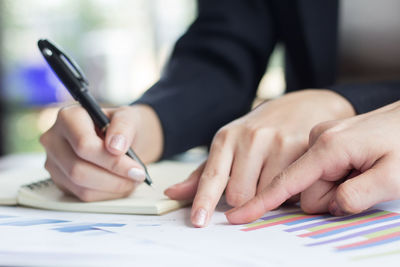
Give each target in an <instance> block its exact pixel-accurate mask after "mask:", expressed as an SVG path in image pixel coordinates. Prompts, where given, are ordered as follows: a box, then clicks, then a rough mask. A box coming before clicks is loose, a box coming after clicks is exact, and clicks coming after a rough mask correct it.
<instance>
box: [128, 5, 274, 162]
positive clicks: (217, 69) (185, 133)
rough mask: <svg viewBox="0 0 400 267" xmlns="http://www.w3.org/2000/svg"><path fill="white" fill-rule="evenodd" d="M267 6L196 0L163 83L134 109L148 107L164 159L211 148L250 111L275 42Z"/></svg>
mask: <svg viewBox="0 0 400 267" xmlns="http://www.w3.org/2000/svg"><path fill="white" fill-rule="evenodd" d="M269 13H270V9H269V7H268V5H267V1H262V0H251V1H249V0H235V1H231V0H217V1H216V0H200V1H199V2H198V18H197V19H196V20H195V22H194V23H193V24H192V25H191V26H190V28H189V29H188V31H187V32H186V34H184V35H183V36H182V37H181V38H180V39H179V40H178V42H177V43H176V45H175V48H174V50H173V53H172V55H171V58H170V60H169V62H168V64H167V65H166V67H165V69H164V72H163V74H162V77H161V79H160V80H159V81H158V82H157V83H156V84H155V85H154V86H152V87H151V88H150V89H149V90H148V91H146V92H145V94H144V95H143V96H142V97H141V98H140V99H138V100H137V101H135V102H134V104H135V103H136V104H139V103H141V104H147V105H150V106H151V107H152V108H153V109H154V110H155V111H156V113H157V114H158V116H159V118H160V120H161V124H162V128H163V133H164V149H163V155H162V157H163V158H165V157H169V156H171V155H174V154H176V153H180V152H183V151H185V150H187V149H189V148H192V147H195V146H198V145H206V144H209V143H210V141H211V140H212V137H213V135H214V134H215V132H216V131H217V130H218V129H219V128H220V127H222V126H223V125H224V124H226V123H228V122H229V121H232V120H233V119H235V118H237V117H239V116H241V115H243V114H245V113H246V112H247V111H249V109H250V108H251V104H252V101H253V100H254V97H255V94H256V90H257V86H258V84H259V81H260V79H261V78H262V75H263V74H264V72H265V69H266V64H267V62H268V58H269V56H270V54H271V52H272V50H273V48H274V45H275V43H276V38H277V37H276V32H275V30H274V25H273V22H272V20H271V15H270V14H269Z"/></svg>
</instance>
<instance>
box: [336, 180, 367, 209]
mask: <svg viewBox="0 0 400 267" xmlns="http://www.w3.org/2000/svg"><path fill="white" fill-rule="evenodd" d="M336 198H337V201H338V205H339V206H340V208H341V209H342V210H343V211H344V212H346V213H358V212H361V211H362V209H361V208H360V205H358V203H360V202H359V200H360V192H359V190H358V189H357V188H355V187H354V186H352V185H350V184H346V182H345V183H343V184H342V186H339V187H338V189H337V193H336Z"/></svg>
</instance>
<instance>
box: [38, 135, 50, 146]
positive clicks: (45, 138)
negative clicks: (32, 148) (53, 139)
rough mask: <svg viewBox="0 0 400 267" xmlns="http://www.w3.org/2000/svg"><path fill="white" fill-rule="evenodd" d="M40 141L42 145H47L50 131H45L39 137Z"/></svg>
mask: <svg viewBox="0 0 400 267" xmlns="http://www.w3.org/2000/svg"><path fill="white" fill-rule="evenodd" d="M39 142H40V143H41V144H42V146H44V147H46V146H47V144H48V143H49V135H48V132H45V133H44V134H42V135H41V136H40V138H39Z"/></svg>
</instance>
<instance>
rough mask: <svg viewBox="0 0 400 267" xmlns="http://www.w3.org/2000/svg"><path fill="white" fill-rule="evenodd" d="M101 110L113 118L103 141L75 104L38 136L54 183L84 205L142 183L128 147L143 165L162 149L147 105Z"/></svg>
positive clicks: (158, 128) (157, 126)
mask: <svg viewBox="0 0 400 267" xmlns="http://www.w3.org/2000/svg"><path fill="white" fill-rule="evenodd" d="M104 111H105V113H106V114H107V116H108V117H109V118H110V119H111V122H110V125H109V127H108V129H107V132H106V136H105V138H104V140H103V138H102V137H100V136H101V135H102V134H101V133H99V132H98V131H97V130H96V128H95V126H94V124H93V121H92V120H91V118H90V117H89V115H88V113H87V112H86V111H85V110H84V109H83V108H82V107H80V106H76V105H75V106H69V107H66V108H63V109H61V110H60V111H59V113H58V117H57V120H56V122H55V124H54V125H53V126H52V128H51V129H50V130H48V131H47V132H46V133H44V134H43V135H42V136H41V138H40V142H41V143H42V145H43V146H44V148H45V149H46V153H47V160H46V164H45V167H46V169H47V170H48V171H49V173H50V175H51V178H52V179H53V181H54V183H55V184H56V185H57V186H58V187H60V188H61V189H62V190H63V191H64V192H66V193H71V194H73V195H75V196H77V197H78V198H79V199H81V200H83V201H98V200H106V199H114V198H120V197H124V196H127V195H129V194H130V193H131V192H132V190H134V188H135V187H136V186H137V185H138V184H139V183H141V182H142V181H144V179H145V173H144V170H143V169H142V168H141V166H140V164H139V163H137V162H135V161H134V160H133V159H131V158H129V157H128V156H126V155H125V153H126V152H127V151H128V148H129V147H130V146H132V147H134V149H135V151H136V152H137V153H138V155H140V157H141V159H142V160H143V161H145V162H149V161H154V160H156V159H157V158H158V157H159V156H160V154H161V151H162V140H163V139H162V138H163V137H162V131H161V126H160V123H159V121H158V117H157V115H156V114H155V113H154V111H153V110H152V109H151V108H150V107H148V106H144V105H137V106H127V107H120V108H115V109H105V110H104ZM149 133H151V134H149ZM99 135H100V136H99Z"/></svg>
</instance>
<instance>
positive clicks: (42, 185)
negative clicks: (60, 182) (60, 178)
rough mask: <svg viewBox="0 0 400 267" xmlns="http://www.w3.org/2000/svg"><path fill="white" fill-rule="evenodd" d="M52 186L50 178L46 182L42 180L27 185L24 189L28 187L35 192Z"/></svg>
mask: <svg viewBox="0 0 400 267" xmlns="http://www.w3.org/2000/svg"><path fill="white" fill-rule="evenodd" d="M52 184H53V181H52V180H51V178H49V179H46V180H41V181H38V182H35V183H31V184H28V185H25V186H24V187H27V188H29V189H31V190H34V189H40V188H45V187H49V186H50V185H52Z"/></svg>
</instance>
